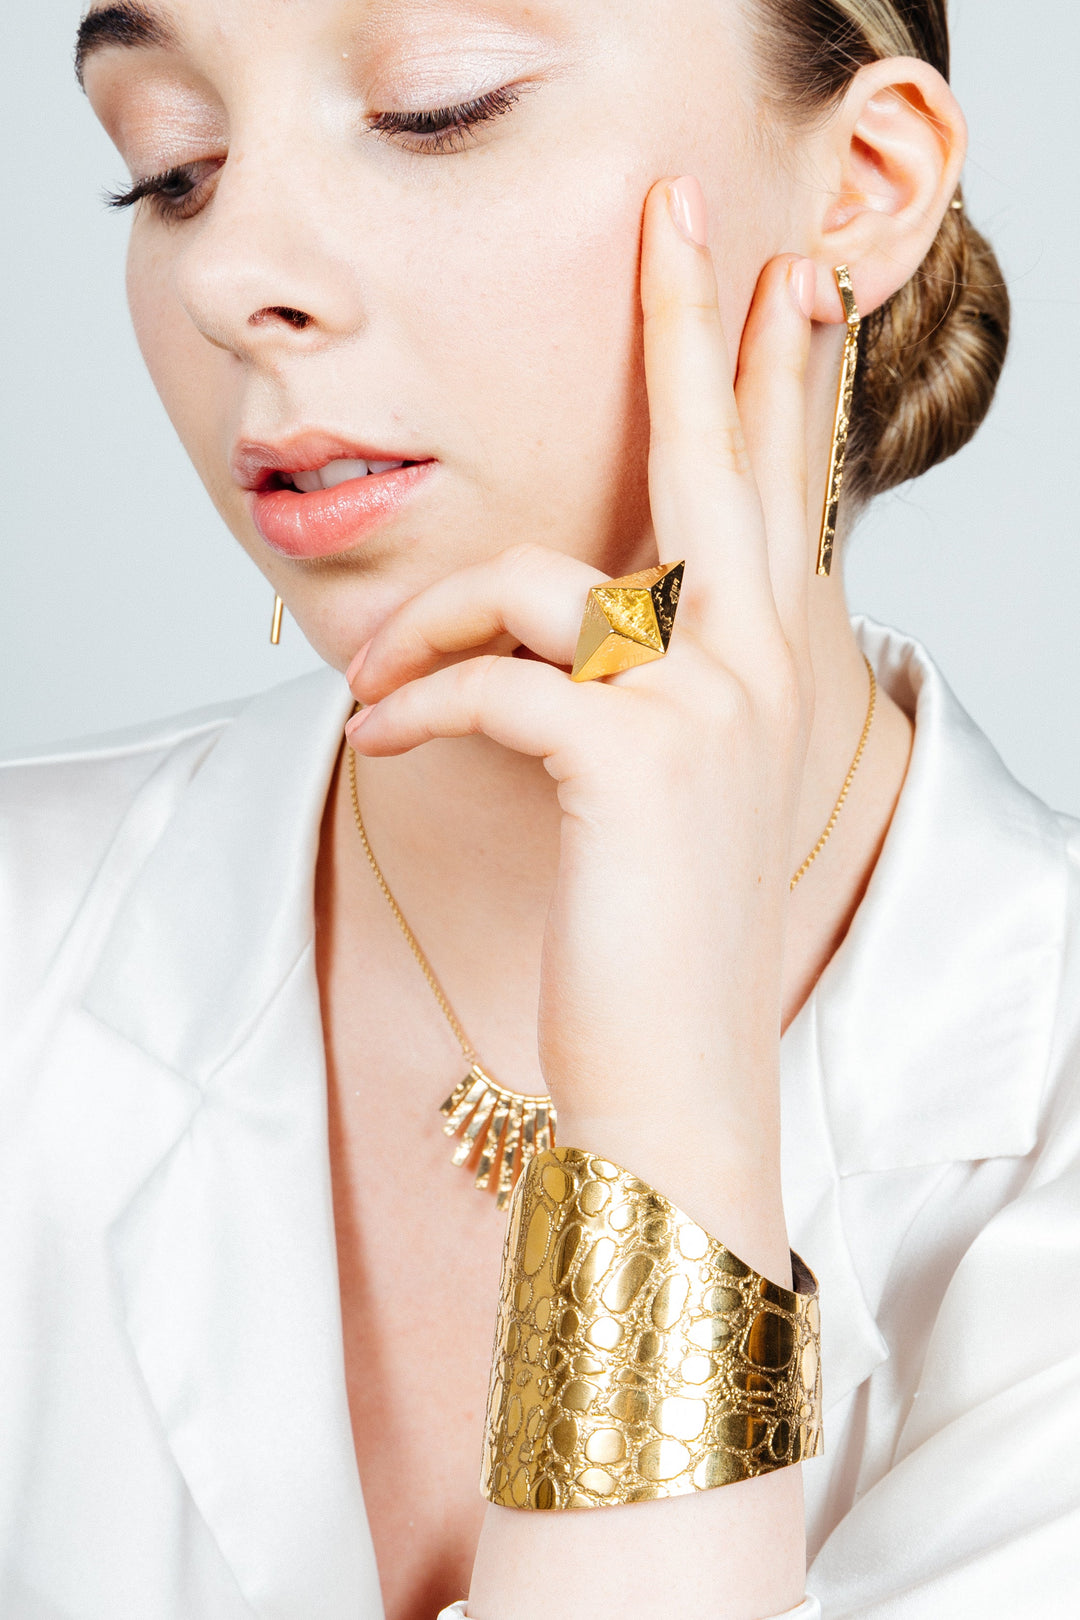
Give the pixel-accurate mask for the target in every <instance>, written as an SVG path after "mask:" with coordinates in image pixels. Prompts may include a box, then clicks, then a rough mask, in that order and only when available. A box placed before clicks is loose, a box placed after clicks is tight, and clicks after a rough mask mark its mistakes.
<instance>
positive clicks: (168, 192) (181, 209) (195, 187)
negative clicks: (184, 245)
mask: <svg viewBox="0 0 1080 1620" xmlns="http://www.w3.org/2000/svg"><path fill="white" fill-rule="evenodd" d="M223 162H224V159H222V158H210V159H206V160H204V161H203V162H200V163H180V164H177V166H176V167H175V168H173V169H164V170H162V172H161V173H160V174H150V175H147V177H146V179H145V180H138V181H136V183H135V184H134V185H133V186H131V187H130V188H129V189H128V190H126V191H108V192H106V193H105V202H106V204H107V205H108V206H109V207H110V208H132V207H134V205H135V204H136V203H137V202H142V200H143V198H144V197H146V198H149V200H150V204H151V206H152V207H153V209H154V212H155V213H156V214H158V215H159V216H160V217H161V218H162V219H172V220H179V219H190V218H191V216H192V215H193V214H197V213H198V212H199V210H200V208H202V206H203V205H204V203H205V202H206V198H207V195H208V192H207V183H208V181H210V180H211V179H212V178H213V176H214V175H215V174H216V173H217V171H218V170H219V169H220V168H221V165H222V163H223Z"/></svg>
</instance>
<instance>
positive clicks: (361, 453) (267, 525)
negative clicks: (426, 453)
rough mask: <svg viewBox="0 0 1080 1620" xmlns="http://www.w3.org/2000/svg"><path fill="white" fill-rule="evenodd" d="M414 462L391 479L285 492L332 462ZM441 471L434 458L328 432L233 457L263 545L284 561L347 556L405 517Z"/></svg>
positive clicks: (249, 448) (242, 450)
mask: <svg viewBox="0 0 1080 1620" xmlns="http://www.w3.org/2000/svg"><path fill="white" fill-rule="evenodd" d="M345 459H349V460H358V461H359V460H363V461H408V462H410V463H411V465H409V466H406V467H399V468H397V469H395V470H394V471H392V472H384V473H369V474H368V476H367V477H366V478H351V479H349V481H348V482H347V483H345V484H339V485H338V487H337V488H336V489H323V490H315V491H314V492H313V493H312V494H310V495H303V494H301V493H300V492H299V491H298V490H295V489H290V488H284V487H283V483H284V481H285V480H286V479H287V478H288V476H289V475H290V474H291V473H295V472H307V471H310V470H312V469H314V468H317V467H324V466H325V465H326V463H327V462H328V461H339V460H345ZM437 465H438V463H437V462H436V461H434V460H433V459H431V458H425V457H420V456H417V455H416V454H415V452H414V453H413V454H412V455H409V454H408V452H406V451H403V450H393V449H389V448H385V447H382V446H379V447H375V446H374V445H371V444H358V443H356V442H349V441H345V440H343V439H341V438H338V437H336V436H334V435H331V434H326V433H317V432H313V433H302V434H297V435H295V436H293V437H292V438H289V439H286V440H281V441H279V442H278V443H276V444H259V443H253V442H251V441H246V442H243V443H241V444H239V445H238V446H237V448H236V451H235V453H234V455H233V458H232V471H233V476H234V478H235V479H236V482H237V483H238V484H240V485H241V486H242V487H243V488H244V489H246V490H248V491H249V495H248V499H249V501H250V503H251V514H252V518H253V519H254V522H255V527H256V528H257V529H258V531H259V533H260V534H261V535H262V538H263V539H264V540H265V541H266V543H267V545H268V546H270V547H271V548H272V549H273V550H274V551H277V552H279V553H280V554H281V555H282V556H285V557H296V558H306V557H330V556H334V555H335V554H336V553H338V552H342V551H348V550H349V549H350V548H351V547H352V546H354V545H357V544H358V543H359V542H361V541H362V540H364V539H365V538H366V537H367V536H368V535H369V534H371V533H372V532H373V531H374V530H375V529H377V528H379V527H380V525H382V524H384V523H386V522H388V521H389V520H390V519H391V518H393V517H394V516H396V514H397V513H398V512H399V511H400V510H401V508H402V507H403V506H404V505H405V503H406V502H407V501H408V500H409V499H410V498H411V496H412V495H413V493H414V491H415V490H416V489H417V488H418V486H419V485H420V484H422V483H423V482H424V481H425V480H426V479H427V478H428V477H429V476H430V474H431V473H432V471H433V470H434V468H435V467H436V466H437Z"/></svg>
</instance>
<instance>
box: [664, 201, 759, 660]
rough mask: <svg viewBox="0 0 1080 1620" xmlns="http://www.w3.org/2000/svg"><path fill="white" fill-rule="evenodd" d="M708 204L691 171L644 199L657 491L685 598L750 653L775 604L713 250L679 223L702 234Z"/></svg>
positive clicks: (667, 554)
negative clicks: (685, 221) (685, 219)
mask: <svg viewBox="0 0 1080 1620" xmlns="http://www.w3.org/2000/svg"><path fill="white" fill-rule="evenodd" d="M686 199H689V201H688V202H687V201H686ZM703 209H704V204H703V200H702V199H701V191H700V187H699V186H698V185H697V182H696V181H694V180H689V179H682V180H679V181H662V182H661V183H660V184H659V185H657V186H654V187H653V189H652V191H651V192H650V193H649V197H648V200H647V202H646V205H645V227H644V236H643V241H642V267H641V297H642V310H643V315H644V340H645V370H646V380H647V384H648V391H649V414H650V420H651V442H650V453H649V493H650V499H651V503H652V512H653V522H654V525H655V528H656V533H657V544H658V548H659V551H660V556H661V558H662V559H663V560H664V561H667V560H673V559H674V558H676V557H685V558H686V580H685V585H684V603H685V604H686V605H687V606H691V607H692V609H693V610H695V611H696V610H698V609H701V610H702V611H704V613H705V614H706V616H707V617H708V618H709V619H710V620H711V621H713V622H712V625H711V627H712V629H713V630H714V631H715V632H716V633H717V634H718V635H720V637H721V639H722V640H723V641H724V642H726V643H727V644H728V645H729V647H730V648H731V650H734V648H735V644H738V647H739V649H740V650H741V651H743V652H747V653H750V652H752V649H753V646H754V645H755V642H756V640H757V638H758V636H759V635H760V631H761V625H762V620H763V619H765V620H766V621H767V622H769V623H770V624H771V625H773V626H775V608H774V605H773V602H772V593H771V587H770V581H769V570H768V558H767V553H766V546H765V533H764V522H763V518H762V513H761V507H760V503H759V501H758V498H757V491H756V489H755V486H754V479H753V473H752V470H751V466H750V459H749V455H748V453H747V447H746V443H745V440H744V437H743V430H742V424H741V422H740V420H739V413H738V409H737V406H736V401H735V391H734V386H733V368H732V364H731V360H730V357H729V353H728V346H727V341H726V338H725V335H724V330H723V324H722V321H721V316H720V309H719V304H718V300H717V285H716V272H715V269H714V267H713V261H712V256H711V254H710V253H709V250H708V248H707V247H705V246H702V245H699V242H695V241H693V240H691V238H690V236H689V235H687V234H686V229H684V228H680V226H679V224H677V223H676V214H680V215H682V214H686V213H687V211H689V215H690V228H691V229H692V228H693V227H694V225H695V221H696V229H697V236H698V238H699V239H700V237H701V236H702V235H703V234H704V232H703Z"/></svg>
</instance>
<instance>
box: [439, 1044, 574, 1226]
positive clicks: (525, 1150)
mask: <svg viewBox="0 0 1080 1620" xmlns="http://www.w3.org/2000/svg"><path fill="white" fill-rule="evenodd" d="M439 1112H440V1114H442V1116H443V1118H444V1121H445V1123H444V1125H443V1130H444V1131H445V1133H446V1135H447V1136H456V1137H458V1139H459V1140H458V1144H457V1146H456V1148H455V1149H454V1155H453V1158H454V1163H455V1164H467V1163H468V1161H469V1159H471V1158H472V1156H473V1154H474V1153H476V1152H477V1150H478V1149H479V1154H480V1157H479V1159H478V1161H477V1166H476V1185H477V1187H479V1188H480V1189H481V1191H484V1190H487V1191H489V1192H491V1191H493V1192H494V1193H495V1201H496V1204H497V1205H498V1207H499V1209H505V1207H506V1205H507V1204H508V1203H509V1201H510V1194H511V1193H512V1192H513V1190H514V1188H515V1186H516V1185H517V1179H518V1177H519V1176H520V1174H521V1172H522V1170H523V1169H524V1168H525V1166H526V1165H527V1164H528V1162H529V1160H530V1159H531V1158H532V1157H533V1156H534V1154H537V1153H544V1152H546V1151H547V1150H548V1149H549V1148H553V1147H554V1146H555V1109H554V1106H553V1105H552V1101H551V1098H550V1097H523V1096H522V1095H521V1093H520V1092H517V1091H507V1090H506V1089H505V1087H503V1086H500V1085H499V1084H498V1082H497V1081H495V1080H493V1079H492V1078H491V1076H490V1075H489V1074H485V1073H484V1071H483V1069H482V1068H481V1067H480V1065H479V1064H478V1063H474V1064H473V1066H472V1068H471V1069H470V1070H469V1072H468V1074H467V1075H466V1076H465V1078H464V1080H461V1081H459V1083H458V1084H457V1085H456V1086H455V1087H454V1089H453V1091H452V1092H451V1093H450V1095H449V1097H447V1099H446V1101H445V1102H444V1103H443V1105H442V1107H441V1108H440V1109H439Z"/></svg>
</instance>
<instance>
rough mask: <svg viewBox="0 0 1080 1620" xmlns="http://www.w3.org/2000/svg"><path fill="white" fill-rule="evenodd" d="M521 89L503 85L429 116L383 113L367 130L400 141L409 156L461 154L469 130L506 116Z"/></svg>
mask: <svg viewBox="0 0 1080 1620" xmlns="http://www.w3.org/2000/svg"><path fill="white" fill-rule="evenodd" d="M521 89H522V87H521V86H514V85H503V86H502V87H501V88H500V89H498V90H489V91H488V92H487V93H486V94H485V95H482V96H477V97H476V98H475V99H474V100H473V101H463V102H461V103H459V104H458V105H457V106H454V107H436V108H434V109H432V110H431V111H429V112H384V113H378V114H377V115H376V116H375V117H373V118H372V119H370V120H369V123H368V128H369V129H371V130H373V131H374V133H375V134H376V135H381V136H383V137H384V138H385V139H390V140H395V141H398V142H402V141H404V144H405V146H406V149H407V150H409V151H412V152H462V151H464V150H465V149H466V147H467V146H468V144H469V138H470V136H471V135H472V132H473V130H474V129H475V128H476V127H477V126H478V125H480V124H485V123H489V122H490V121H491V120H492V119H494V118H501V116H502V115H503V113H508V112H509V111H510V110H511V108H512V107H513V106H514V105H515V103H516V102H517V101H518V100H519V98H520V96H521Z"/></svg>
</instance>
